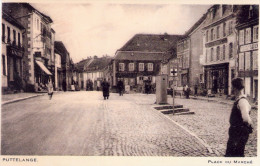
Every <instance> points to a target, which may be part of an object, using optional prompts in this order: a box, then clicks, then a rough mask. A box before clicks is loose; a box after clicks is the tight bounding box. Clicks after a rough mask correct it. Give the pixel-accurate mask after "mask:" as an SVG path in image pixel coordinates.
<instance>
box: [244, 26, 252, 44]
mask: <svg viewBox="0 0 260 166" xmlns="http://www.w3.org/2000/svg"><path fill="white" fill-rule="evenodd" d="M245 38H246V39H245V40H246V41H245V42H246V44H248V43H251V28H246V37H245Z"/></svg>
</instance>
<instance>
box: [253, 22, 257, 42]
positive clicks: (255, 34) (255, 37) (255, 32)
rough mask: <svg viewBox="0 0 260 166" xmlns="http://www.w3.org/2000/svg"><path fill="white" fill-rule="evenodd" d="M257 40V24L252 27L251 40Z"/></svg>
mask: <svg viewBox="0 0 260 166" xmlns="http://www.w3.org/2000/svg"><path fill="white" fill-rule="evenodd" d="M257 41H258V25H256V26H254V27H253V42H257Z"/></svg>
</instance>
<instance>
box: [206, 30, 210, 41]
mask: <svg viewBox="0 0 260 166" xmlns="http://www.w3.org/2000/svg"><path fill="white" fill-rule="evenodd" d="M208 41H209V31H208V30H207V31H206V42H208Z"/></svg>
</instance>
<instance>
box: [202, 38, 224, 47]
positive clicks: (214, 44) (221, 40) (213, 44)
mask: <svg viewBox="0 0 260 166" xmlns="http://www.w3.org/2000/svg"><path fill="white" fill-rule="evenodd" d="M224 43H227V38H224V39H220V40H217V41H213V42H210V43H207V44H205V46H206V47H207V48H208V47H212V46H216V45H220V44H224Z"/></svg>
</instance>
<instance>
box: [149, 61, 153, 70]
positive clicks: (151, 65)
mask: <svg viewBox="0 0 260 166" xmlns="http://www.w3.org/2000/svg"><path fill="white" fill-rule="evenodd" d="M148 71H153V63H148Z"/></svg>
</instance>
